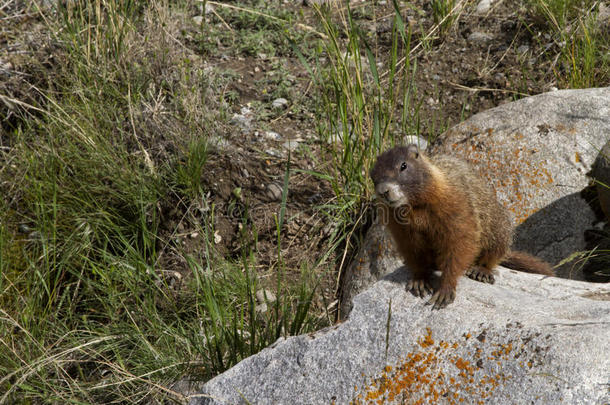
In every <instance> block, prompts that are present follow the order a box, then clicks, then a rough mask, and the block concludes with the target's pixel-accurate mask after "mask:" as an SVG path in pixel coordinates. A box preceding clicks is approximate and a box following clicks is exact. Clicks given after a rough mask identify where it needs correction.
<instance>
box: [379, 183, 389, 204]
mask: <svg viewBox="0 0 610 405" xmlns="http://www.w3.org/2000/svg"><path fill="white" fill-rule="evenodd" d="M377 194H379V196H381V197H383V198H385V199H386V200H387V199H388V196H389V195H390V186H389V185H388V183H381V184H380V185H378V186H377Z"/></svg>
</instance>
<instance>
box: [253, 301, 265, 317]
mask: <svg viewBox="0 0 610 405" xmlns="http://www.w3.org/2000/svg"><path fill="white" fill-rule="evenodd" d="M267 309H268V307H267V304H266V303H264V302H263V303H262V304H257V305H256V306H255V307H254V311H255V312H256V313H259V314H264V313H265V312H267Z"/></svg>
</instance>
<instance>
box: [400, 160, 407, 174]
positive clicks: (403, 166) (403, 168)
mask: <svg viewBox="0 0 610 405" xmlns="http://www.w3.org/2000/svg"><path fill="white" fill-rule="evenodd" d="M406 168H407V164H406V163H405V162H402V164H401V165H400V171H401V172H402V171H403V170H405V169H406Z"/></svg>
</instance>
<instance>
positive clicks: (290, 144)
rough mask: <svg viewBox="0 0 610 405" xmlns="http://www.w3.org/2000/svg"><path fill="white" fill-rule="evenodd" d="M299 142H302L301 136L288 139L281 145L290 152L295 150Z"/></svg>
mask: <svg viewBox="0 0 610 405" xmlns="http://www.w3.org/2000/svg"><path fill="white" fill-rule="evenodd" d="M301 142H303V140H302V139H301V138H297V139H289V140H287V141H286V142H284V143H283V144H282V147H283V148H284V149H286V150H289V151H290V152H294V151H295V150H297V148H298V147H299V145H300V144H301Z"/></svg>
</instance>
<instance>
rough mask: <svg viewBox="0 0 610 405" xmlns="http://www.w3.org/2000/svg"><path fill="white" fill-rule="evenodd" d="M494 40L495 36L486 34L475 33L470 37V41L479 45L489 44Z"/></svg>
mask: <svg viewBox="0 0 610 405" xmlns="http://www.w3.org/2000/svg"><path fill="white" fill-rule="evenodd" d="M492 39H494V37H493V35H491V34H488V33H486V32H478V31H475V32H473V33H471V34H470V35H468V41H470V42H474V43H478V44H484V43H487V42H489V41H491V40H492Z"/></svg>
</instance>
